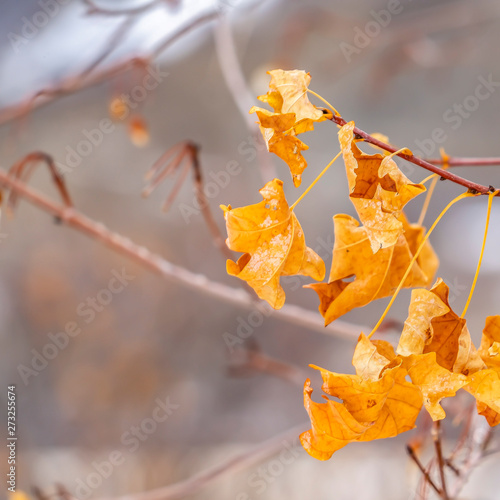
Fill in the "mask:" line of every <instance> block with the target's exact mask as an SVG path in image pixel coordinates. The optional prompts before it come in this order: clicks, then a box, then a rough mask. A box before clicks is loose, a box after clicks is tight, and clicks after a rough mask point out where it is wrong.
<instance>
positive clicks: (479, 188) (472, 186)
mask: <svg viewBox="0 0 500 500" xmlns="http://www.w3.org/2000/svg"><path fill="white" fill-rule="evenodd" d="M330 119H331V121H332V122H334V123H336V124H337V125H339V126H343V125H345V124H346V123H347V122H346V121H345V120H344V118H342V117H341V116H335V115H334V116H332V117H331V118H330ZM353 131H354V134H355V135H357V136H359V137H360V138H363V139H364V140H365V141H366V142H369V143H370V144H373V145H374V146H377V147H379V148H381V149H384V150H385V151H389V152H390V153H395V152H396V151H399V148H396V147H394V146H391V145H390V144H386V143H385V142H382V141H379V140H378V139H376V138H375V137H372V136H371V135H370V134H367V133H366V132H364V131H363V130H361V129H359V128H358V127H354V130H353ZM397 156H399V157H400V158H403V160H406V161H409V162H410V163H414V164H415V165H418V166H419V167H422V168H425V169H426V170H429V171H430V172H433V173H435V174H438V175H440V176H441V177H442V178H443V179H448V180H450V181H451V182H454V183H455V184H459V185H461V186H464V187H466V188H467V189H469V190H471V191H473V192H476V193H481V194H488V193H490V192H491V191H492V190H493V191H495V188H493V189H492V186H483V185H482V184H477V183H475V182H472V181H469V180H467V179H464V178H462V177H459V176H458V175H455V174H453V173H452V172H450V171H449V170H444V169H442V168H439V167H436V165H433V164H432V163H429V162H427V161H425V160H422V159H421V158H418V157H417V156H414V155H405V154H403V153H399V154H398V155H397ZM497 196H498V195H497Z"/></svg>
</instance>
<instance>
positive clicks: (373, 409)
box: [301, 334, 422, 460]
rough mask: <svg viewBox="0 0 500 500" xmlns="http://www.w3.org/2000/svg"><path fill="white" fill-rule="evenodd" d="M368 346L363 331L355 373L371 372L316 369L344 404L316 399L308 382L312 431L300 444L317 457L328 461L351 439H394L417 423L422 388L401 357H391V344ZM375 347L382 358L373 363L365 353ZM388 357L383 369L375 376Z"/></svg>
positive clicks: (326, 388)
mask: <svg viewBox="0 0 500 500" xmlns="http://www.w3.org/2000/svg"><path fill="white" fill-rule="evenodd" d="M370 344H371V343H370V341H369V340H368V339H367V338H366V337H365V336H364V335H363V334H361V336H360V339H359V343H358V346H357V348H356V351H358V352H357V354H356V353H355V355H354V359H353V363H356V365H357V366H356V371H357V373H360V372H361V373H368V374H369V376H361V375H343V374H338V373H333V372H329V371H327V370H323V369H321V368H318V369H319V370H321V376H322V378H323V391H324V392H325V393H326V394H328V395H330V396H334V397H337V398H339V399H341V400H342V401H343V403H342V404H341V403H338V402H336V401H331V400H327V402H326V403H315V402H314V401H312V399H311V393H312V389H311V388H310V382H309V380H308V381H306V384H305V387H304V404H305V407H306V410H307V411H308V413H309V417H310V419H311V425H312V429H311V430H310V431H307V432H305V433H303V434H302V435H301V442H302V445H303V446H304V448H305V449H306V451H307V452H308V453H309V454H310V455H312V456H313V457H315V458H318V459H320V460H326V459H328V458H330V457H331V455H332V454H333V453H334V452H335V451H337V450H339V449H340V448H342V447H343V446H345V445H346V444H348V443H350V442H354V441H372V440H374V439H383V438H388V437H394V436H396V435H398V434H400V433H402V432H405V431H407V430H410V429H412V428H413V427H414V425H415V420H416V419H417V416H418V414H419V412H420V409H421V407H422V397H421V395H420V391H419V389H418V388H417V387H415V386H413V385H412V384H411V383H409V382H407V381H406V379H405V377H406V375H407V371H406V369H405V368H404V367H403V366H402V364H401V359H397V358H395V359H392V360H391V359H390V358H391V357H392V355H393V354H394V351H392V350H391V349H390V348H389V345H388V343H385V342H382V343H377V344H372V345H370ZM374 351H377V353H378V355H379V360H378V361H379V362H380V363H379V362H377V363H375V365H374V364H373V363H372V359H371V358H370V357H369V356H366V354H368V353H369V352H372V354H373V353H374ZM384 354H387V355H388V356H389V357H390V358H385V356H384ZM384 358H385V367H383V368H382V369H381V370H380V374H377V372H378V370H379V368H380V367H381V366H382V365H383V359H384ZM363 365H366V366H363ZM374 368H375V369H374Z"/></svg>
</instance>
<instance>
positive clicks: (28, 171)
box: [7, 151, 73, 212]
mask: <svg viewBox="0 0 500 500" xmlns="http://www.w3.org/2000/svg"><path fill="white" fill-rule="evenodd" d="M40 162H42V163H45V164H46V165H47V168H48V169H49V171H50V174H51V176H52V181H53V182H54V185H55V186H56V188H57V190H58V191H59V194H60V195H61V199H62V201H63V203H64V204H65V205H66V206H67V207H72V206H73V202H72V201H71V197H70V195H69V193H68V190H67V189H66V184H65V182H64V177H62V176H61V175H60V173H59V171H58V170H57V167H56V165H55V163H54V160H53V158H52V157H51V156H49V155H48V154H46V153H43V152H41V151H35V152H33V153H30V154H28V155H26V156H25V157H24V158H23V159H22V160H20V161H18V162H17V163H15V164H14V165H13V166H12V167H11V168H10V170H9V173H10V174H11V175H12V176H13V177H14V178H16V179H19V180H22V181H23V182H27V181H28V179H29V178H30V177H31V175H32V174H33V171H34V170H35V168H36V167H37V166H38V165H39V164H40ZM16 202H17V193H16V192H15V191H11V192H10V195H9V199H8V201H7V206H8V209H9V211H11V212H13V211H14V209H15V206H16Z"/></svg>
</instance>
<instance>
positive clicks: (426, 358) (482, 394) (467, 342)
mask: <svg viewBox="0 0 500 500" xmlns="http://www.w3.org/2000/svg"><path fill="white" fill-rule="evenodd" d="M448 294H449V289H448V286H447V285H446V284H445V283H444V281H443V280H441V279H438V281H437V282H436V283H435V285H434V286H433V287H432V288H431V290H424V289H418V290H413V292H412V296H411V303H410V307H409V311H408V318H407V320H406V321H405V325H404V328H403V332H402V333H401V337H400V339H399V345H398V348H397V353H398V354H399V355H400V356H402V357H403V358H404V364H405V366H406V368H407V369H408V373H409V375H410V378H411V380H412V382H413V383H414V384H415V385H416V386H418V387H419V388H420V390H421V391H422V395H423V397H424V405H425V407H426V409H427V411H428V412H429V414H430V416H431V417H432V419H433V420H441V419H443V418H444V417H445V416H446V414H445V412H444V410H443V408H442V407H441V406H440V402H441V400H442V399H443V398H445V397H450V396H454V395H455V393H456V392H457V391H458V390H459V389H460V388H462V387H464V388H466V389H467V390H468V391H469V392H471V393H472V394H474V396H476V399H478V401H479V400H480V401H483V402H485V403H487V404H490V403H492V399H491V397H490V395H491V393H492V392H491V391H494V390H496V387H497V385H496V382H495V380H494V379H495V375H494V374H487V373H485V372H486V370H484V368H485V364H484V361H483V360H482V359H481V357H480V355H479V353H478V352H477V351H476V349H475V347H474V345H473V344H472V340H471V337H470V334H469V330H468V329H467V326H466V321H465V319H463V318H460V317H459V316H458V315H457V314H456V313H455V312H453V311H452V309H451V308H450V305H449V303H448ZM497 378H498V377H497ZM491 384H493V386H494V387H492V386H491ZM498 389H499V391H500V387H498ZM498 394H499V395H500V392H498ZM493 406H494V405H493ZM494 409H496V408H494Z"/></svg>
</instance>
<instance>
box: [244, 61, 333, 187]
mask: <svg viewBox="0 0 500 500" xmlns="http://www.w3.org/2000/svg"><path fill="white" fill-rule="evenodd" d="M268 73H269V74H270V75H271V82H270V83H269V92H268V93H267V94H266V95H263V96H260V97H259V100H260V101H262V102H266V103H268V104H269V105H270V106H271V107H272V108H273V110H274V112H270V111H268V110H266V109H262V108H259V107H257V106H253V107H252V109H251V110H250V113H254V112H256V113H257V116H258V118H259V123H260V129H261V132H262V135H263V137H264V140H265V141H266V145H267V149H268V150H269V151H270V152H272V153H275V154H276V155H277V156H279V157H280V158H281V159H282V160H284V161H285V162H286V163H287V164H288V166H289V168H290V172H291V174H292V178H293V183H294V186H295V187H298V186H300V183H301V180H302V172H303V171H304V169H305V168H306V167H307V162H306V161H305V159H304V157H303V156H302V154H301V151H304V150H306V149H308V147H307V146H306V145H305V144H304V143H303V142H302V141H300V140H299V139H297V137H296V135H298V134H301V133H303V132H308V131H310V130H313V129H314V122H320V121H323V120H325V119H326V116H325V115H324V114H323V111H322V110H320V109H318V108H316V106H314V105H313V104H311V102H310V101H309V98H308V96H307V87H308V85H309V83H310V81H311V76H310V75H309V73H306V72H305V71H301V70H292V71H284V70H282V69H275V70H273V71H269V72H268Z"/></svg>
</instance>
